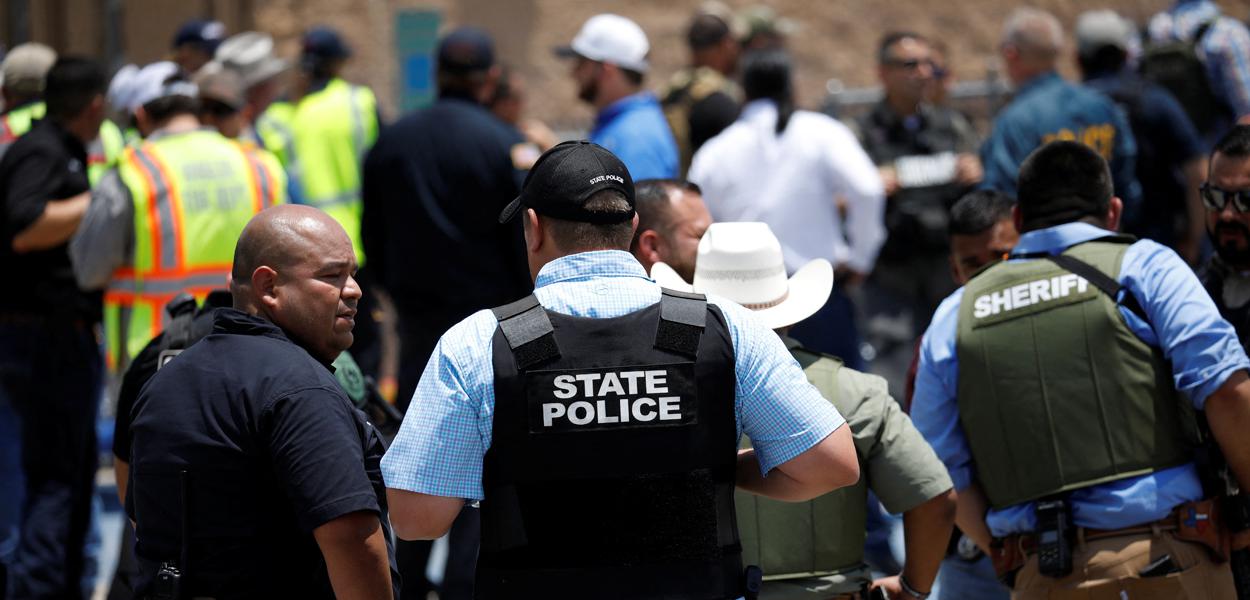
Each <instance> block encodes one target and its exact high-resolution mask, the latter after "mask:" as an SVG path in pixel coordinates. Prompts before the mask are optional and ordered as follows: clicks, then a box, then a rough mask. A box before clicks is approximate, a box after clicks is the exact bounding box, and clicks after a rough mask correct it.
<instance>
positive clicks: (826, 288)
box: [651, 223, 833, 329]
mask: <svg viewBox="0 0 1250 600" xmlns="http://www.w3.org/2000/svg"><path fill="white" fill-rule="evenodd" d="M651 278H652V279H654V280H655V281H656V283H659V284H660V285H662V286H664V287H666V288H669V289H672V290H677V291H679V292H697V293H700V294H715V295H717V296H720V297H722V298H726V299H728V300H732V301H733V302H736V303H738V304H741V305H742V306H745V307H747V308H749V309H751V310H752V311H754V312H755V315H756V316H757V317H758V318H759V319H760V320H761V321H763V322H764V324H765V325H767V326H768V328H769V329H780V328H782V327H786V326H788V325H793V324H795V323H798V322H799V321H802V320H803V319H806V318H808V317H810V316H812V315H814V314H816V311H818V310H820V308H821V307H822V306H824V305H825V302H827V301H828V300H829V294H830V293H831V292H833V265H832V264H831V263H830V262H829V261H827V260H825V259H823V258H818V259H815V260H813V261H811V262H809V263H807V264H806V265H803V267H802V268H801V269H799V270H798V271H796V272H795V273H794V276H793V277H789V278H787V277H786V264H785V261H784V260H783V259H782V256H781V242H780V241H778V240H777V236H776V235H774V234H773V230H772V229H771V228H769V226H768V224H767V223H713V224H712V226H711V227H708V230H707V233H705V234H703V239H701V240H699V254H698V258H696V259H695V263H694V282H693V283H688V282H686V281H685V280H683V279H682V278H681V275H678V274H677V271H674V270H673V268H672V267H670V266H668V265H666V264H664V263H662V262H658V263H655V264H654V265H652V266H651Z"/></svg>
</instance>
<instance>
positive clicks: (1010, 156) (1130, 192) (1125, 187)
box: [981, 72, 1141, 223]
mask: <svg viewBox="0 0 1250 600" xmlns="http://www.w3.org/2000/svg"><path fill="white" fill-rule="evenodd" d="M1055 140H1073V141H1078V142H1083V143H1085V144H1086V145H1087V146H1090V147H1091V148H1093V149H1095V150H1097V151H1098V153H1099V154H1101V155H1102V157H1103V158H1105V159H1107V161H1108V162H1109V163H1111V177H1112V179H1114V180H1115V193H1116V195H1117V196H1119V197H1120V199H1121V200H1123V201H1124V215H1125V216H1124V220H1125V221H1126V222H1129V223H1132V222H1133V219H1134V218H1135V216H1136V214H1137V213H1138V208H1139V206H1140V204H1141V186H1140V185H1138V183H1137V177H1136V175H1135V174H1134V167H1135V162H1136V157H1137V144H1136V142H1135V141H1134V140H1133V132H1132V130H1130V129H1129V125H1128V119H1127V118H1126V117H1125V115H1124V113H1123V111H1121V110H1120V109H1119V108H1118V107H1116V105H1115V103H1113V102H1112V101H1111V100H1110V99H1109V98H1107V97H1106V96H1103V95H1102V94H1099V93H1098V92H1095V91H1093V90H1090V89H1088V88H1085V87H1082V86H1079V85H1075V84H1072V83H1069V82H1067V81H1064V80H1063V78H1062V77H1060V76H1059V74H1058V73H1054V72H1050V73H1046V74H1044V75H1039V76H1037V77H1035V78H1033V79H1031V80H1030V81H1028V82H1027V83H1025V84H1024V85H1022V86H1020V88H1019V89H1018V90H1016V98H1015V100H1013V101H1012V102H1011V104H1010V105H1008V106H1007V108H1004V109H1003V111H1002V112H1001V113H999V115H998V117H997V118H995V119H994V130H993V131H992V132H990V137H989V139H987V140H986V141H985V144H983V145H982V146H981V162H982V163H983V164H984V165H985V180H984V182H982V184H981V186H982V187H984V188H990V189H996V190H999V191H1002V192H1004V193H1007V194H1010V195H1012V196H1013V197H1014V196H1015V195H1016V176H1017V175H1018V174H1019V171H1020V163H1022V162H1024V159H1025V158H1027V157H1028V155H1029V154H1030V153H1031V152H1033V151H1034V150H1036V149H1037V148H1038V147H1040V146H1042V145H1043V144H1046V143H1048V142H1051V141H1055Z"/></svg>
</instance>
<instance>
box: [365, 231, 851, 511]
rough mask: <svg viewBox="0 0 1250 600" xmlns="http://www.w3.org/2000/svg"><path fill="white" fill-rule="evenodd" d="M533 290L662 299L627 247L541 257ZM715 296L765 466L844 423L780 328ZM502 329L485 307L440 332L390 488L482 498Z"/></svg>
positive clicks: (597, 302) (629, 303) (743, 412)
mask: <svg viewBox="0 0 1250 600" xmlns="http://www.w3.org/2000/svg"><path fill="white" fill-rule="evenodd" d="M534 294H535V295H536V296H537V297H538V301H539V302H541V303H542V305H543V307H544V308H546V309H547V310H550V311H555V312H558V313H561V314H568V315H573V316H578V317H590V318H610V317H619V316H621V315H625V314H629V313H631V312H634V311H637V310H641V309H643V308H646V307H648V306H651V305H653V304H655V303H656V302H659V301H660V286H659V285H658V284H656V283H655V282H654V281H652V280H651V279H649V278H648V277H647V273H646V271H644V270H643V268H642V265H640V264H638V262H637V261H636V260H634V257H633V256H632V255H630V254H629V253H626V252H620V251H601V252H583V253H580V254H574V255H571V256H566V257H563V258H559V259H557V260H554V261H552V262H550V263H548V264H547V265H546V266H544V267H543V268H542V271H541V272H539V274H538V280H537V281H536V282H535V290H534ZM708 301H709V302H711V303H713V304H715V305H716V306H718V307H720V309H721V312H722V313H724V315H725V322H726V323H727V324H728V328H729V336H730V339H731V341H732V342H733V346H734V356H735V372H736V374H737V388H736V396H735V398H734V407H735V413H736V417H737V419H736V420H737V428H738V434H739V435H741V434H743V433H745V434H746V435H747V436H749V437H750V438H751V442H752V444H753V445H754V446H755V451H756V453H757V455H758V456H759V461H760V469H761V470H762V471H763V472H764V473H767V472H768V471H770V470H772V469H773V467H776V466H777V465H779V464H781V463H784V462H786V461H788V460H790V459H792V458H794V457H795V456H798V455H799V454H802V453H803V452H804V451H806V450H807V449H809V448H811V447H812V446H814V445H816V444H817V443H818V442H820V441H821V440H823V439H824V438H825V437H826V436H828V435H829V434H830V433H832V432H833V431H834V430H835V429H837V428H838V427H841V426H842V424H843V423H845V422H846V421H845V420H844V419H843V418H842V415H840V414H838V412H837V410H836V409H834V408H833V405H832V404H830V403H829V402H826V401H825V400H824V399H823V398H821V396H820V393H819V392H818V391H816V388H814V387H812V385H811V384H809V383H808V382H807V378H806V377H805V376H804V375H803V370H802V369H801V368H800V367H799V365H798V363H797V362H795V360H794V359H793V358H792V357H791V356H790V353H789V352H788V351H787V350H786V348H785V345H784V344H783V343H782V342H781V338H779V337H777V334H775V333H773V332H772V331H771V330H769V329H768V328H767V327H765V326H764V325H763V324H762V323H760V322H759V321H758V320H756V319H755V317H754V316H753V315H752V314H751V313H750V311H749V310H747V309H745V308H742V307H741V306H738V305H737V304H734V303H732V302H729V301H727V300H723V299H718V298H715V297H711V298H709V299H708ZM495 328H496V321H495V316H494V315H493V314H492V313H491V312H490V311H488V310H483V311H479V312H477V313H475V314H473V315H472V316H470V317H469V318H467V319H465V320H464V321H461V322H460V323H458V324H457V325H456V326H455V327H452V328H451V329H450V330H448V331H447V333H446V334H444V335H443V338H442V339H441V340H439V342H438V346H437V347H436V348H435V349H434V353H433V355H432V356H431V357H430V362H429V363H428V364H426V366H425V372H424V373H423V374H422V376H421V382H420V383H419V384H418V385H417V391H416V393H415V394H413V397H412V404H411V405H410V406H409V408H408V414H407V415H406V416H405V417H404V423H403V425H402V426H401V427H400V430H399V434H398V435H397V436H396V437H395V441H394V442H393V443H392V444H391V447H390V449H389V450H387V452H386V456H385V457H383V459H382V476H383V478H384V479H385V480H386V486H387V487H391V488H396V489H401V490H407V491H410V492H418V493H422V494H429V495H433V496H447V497H453V498H465V499H470V500H481V499H482V496H483V492H482V459H483V457H484V456H485V454H486V450H487V448H490V442H491V426H492V423H493V417H494V410H495V390H494V386H495V372H494V366H493V364H492V362H491V339H492V337H493V336H494V334H495Z"/></svg>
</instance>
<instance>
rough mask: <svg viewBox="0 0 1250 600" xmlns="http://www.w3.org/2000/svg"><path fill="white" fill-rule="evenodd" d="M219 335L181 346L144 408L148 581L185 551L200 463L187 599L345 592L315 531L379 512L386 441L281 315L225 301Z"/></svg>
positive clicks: (135, 501)
mask: <svg viewBox="0 0 1250 600" xmlns="http://www.w3.org/2000/svg"><path fill="white" fill-rule="evenodd" d="M214 319H215V321H214V329H213V333H212V334H211V335H209V336H208V337H206V338H204V339H203V340H201V341H200V342H198V343H196V344H195V345H193V346H191V347H190V348H189V349H187V350H186V351H185V352H183V353H182V354H180V355H178V356H177V357H175V358H174V359H173V360H171V361H170V362H169V363H168V364H167V365H165V366H164V367H163V368H161V370H160V371H158V372H157V373H156V375H155V376H154V377H152V379H151V381H150V382H149V383H148V384H147V386H146V387H144V388H143V391H142V392H141V393H140V395H139V398H138V400H137V401H136V402H135V405H134V408H133V410H132V423H131V427H130V463H131V470H130V487H129V491H128V493H127V498H126V509H127V512H128V513H129V514H130V516H131V518H132V519H134V520H135V522H136V532H135V533H136V540H137V542H136V546H135V552H136V555H137V556H138V557H139V559H140V561H139V562H140V570H141V580H142V581H143V582H144V584H141V585H146V584H147V582H150V580H151V578H152V576H153V575H154V573H155V571H156V569H157V568H158V567H159V564H160V562H161V561H165V560H178V559H179V556H180V554H181V548H182V546H181V540H182V534H181V517H182V506H183V496H182V494H181V489H182V488H181V477H182V476H181V474H180V472H181V471H184V470H185V471H186V472H188V473H189V479H190V485H189V494H188V495H187V497H186V500H185V501H186V503H187V506H188V508H189V510H188V514H189V517H190V532H191V534H190V540H191V543H190V547H189V550H190V552H189V560H188V561H187V562H188V563H189V564H188V565H186V566H185V567H184V571H185V574H184V579H183V589H184V591H189V592H190V593H189V594H188V596H210V597H215V598H219V599H222V600H224V599H227V598H278V597H282V598H333V597H334V593H333V590H332V588H331V586H330V582H329V576H328V574H327V572H326V566H325V562H324V560H323V558H322V556H321V552H320V549H319V547H318V546H317V543H316V541H315V540H314V539H313V536H312V531H313V530H314V529H316V528H317V527H319V526H321V525H323V524H325V523H327V522H329V521H331V520H333V519H335V518H337V517H340V516H343V515H346V514H348V513H352V512H357V511H370V512H374V513H377V514H379V515H380V518H381V521H382V525H383V527H384V528H385V529H386V537H387V539H388V552H389V553H390V555H391V571H392V577H393V579H394V586H395V587H396V589H398V585H399V580H398V577H397V576H395V574H394V573H395V568H394V553H393V552H392V551H391V548H389V539H390V526H389V522H388V520H387V516H386V496H385V487H384V484H383V481H382V476H381V470H380V466H379V465H380V461H381V458H382V454H383V452H384V450H385V448H384V447H383V445H382V441H381V438H380V437H379V436H378V435H377V433H376V432H375V431H374V430H373V427H372V426H371V425H370V424H369V423H368V422H367V421H366V420H365V417H364V415H363V414H362V413H361V412H360V411H358V410H356V408H355V407H354V406H353V405H352V403H351V401H350V400H348V398H347V395H346V394H345V393H344V392H343V390H342V388H340V387H339V385H338V383H337V382H336V381H335V379H334V376H333V374H332V373H331V372H330V369H329V368H328V367H327V366H326V365H323V364H321V363H320V362H318V361H317V360H315V359H314V358H313V357H312V356H311V355H309V354H308V353H307V352H306V351H305V350H304V349H302V348H300V347H299V346H296V345H295V344H294V343H292V342H291V341H290V340H289V339H287V338H286V336H285V335H283V333H282V331H281V330H280V329H278V328H277V327H276V326H275V325H273V324H272V323H270V322H268V321H265V320H263V319H260V318H258V317H253V316H249V315H247V314H244V313H242V312H239V311H237V310H234V309H218V310H217V311H216V313H215V317H214Z"/></svg>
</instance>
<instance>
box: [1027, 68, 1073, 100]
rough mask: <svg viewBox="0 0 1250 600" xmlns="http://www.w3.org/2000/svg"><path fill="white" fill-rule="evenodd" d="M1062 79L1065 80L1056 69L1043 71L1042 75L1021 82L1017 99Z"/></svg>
mask: <svg viewBox="0 0 1250 600" xmlns="http://www.w3.org/2000/svg"><path fill="white" fill-rule="evenodd" d="M1060 81H1063V78H1062V77H1059V73H1057V72H1055V71H1047V72H1045V73H1042V74H1041V75H1038V76H1037V77H1034V78H1033V79H1030V80H1028V81H1026V82H1024V83H1022V84H1020V87H1018V88H1016V99H1017V100H1019V99H1020V98H1021V97H1023V96H1024V95H1026V94H1028V93H1030V92H1033V91H1035V90H1039V89H1042V88H1044V87H1046V86H1048V85H1050V84H1053V83H1056V82H1060Z"/></svg>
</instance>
